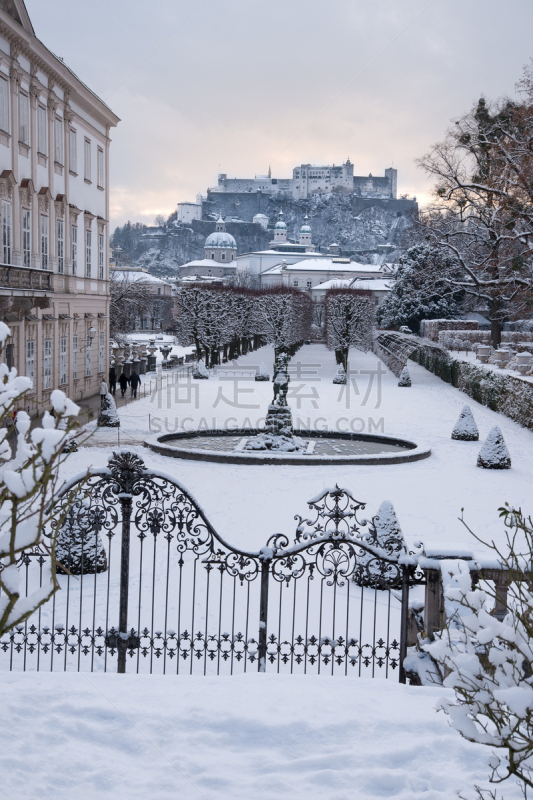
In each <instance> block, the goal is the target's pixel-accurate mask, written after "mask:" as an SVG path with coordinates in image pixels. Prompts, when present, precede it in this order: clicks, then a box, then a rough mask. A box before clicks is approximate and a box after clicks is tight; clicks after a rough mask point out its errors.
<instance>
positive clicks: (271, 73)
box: [26, 0, 533, 225]
mask: <svg viewBox="0 0 533 800" xmlns="http://www.w3.org/2000/svg"><path fill="white" fill-rule="evenodd" d="M26 5H27V8H28V11H29V14H30V17H31V19H32V22H33V25H34V28H35V32H36V34H37V36H38V37H39V38H40V39H42V40H43V42H44V43H45V44H46V45H47V46H48V47H49V48H50V49H51V50H52V51H53V52H54V53H56V55H59V56H62V57H63V58H64V60H65V61H66V63H67V64H68V65H69V66H70V67H71V68H72V69H73V70H74V72H76V73H77V75H78V76H79V77H80V78H81V80H83V81H84V82H85V83H87V84H88V85H89V86H90V87H91V89H92V90H93V91H94V92H96V94H98V95H99V96H100V97H101V98H102V99H103V100H104V101H105V102H106V103H107V104H108V105H109V106H111V108H112V109H113V111H114V112H115V113H116V114H118V116H119V117H120V118H121V120H122V121H121V122H120V124H119V126H118V128H115V129H113V131H112V134H111V135H112V139H113V143H112V146H111V215H112V220H111V221H112V225H115V224H122V223H123V222H125V221H127V220H128V219H130V220H132V221H142V222H146V223H148V224H151V223H152V222H153V219H154V217H155V215H156V214H158V213H163V214H168V213H170V212H171V211H173V210H175V208H176V203H178V202H180V201H182V200H194V198H195V196H196V194H197V193H198V192H202V193H203V194H205V191H206V189H207V187H208V186H212V185H214V184H216V182H217V174H218V173H219V172H226V173H227V174H228V176H229V177H253V176H254V175H255V174H261V173H265V172H267V170H268V166H269V164H270V165H271V166H272V175H273V176H274V177H290V176H291V175H292V168H293V166H295V165H297V164H301V163H318V164H332V163H336V164H339V163H341V162H343V161H345V160H346V158H347V157H348V156H349V157H350V159H351V160H352V162H353V163H354V172H355V174H357V175H367V174H368V173H369V172H372V173H373V174H374V175H382V174H383V170H384V169H385V168H386V167H389V166H391V165H393V166H394V167H396V168H397V169H398V189H399V192H400V193H409V194H410V195H416V196H417V197H418V198H419V200H420V199H422V200H423V198H424V196H425V195H427V192H428V183H427V180H426V178H425V176H424V175H423V173H421V172H420V170H418V169H417V167H416V165H415V163H414V160H415V158H416V157H417V156H419V155H421V154H423V153H424V152H425V151H426V150H427V149H428V147H429V146H430V145H431V144H432V143H433V142H435V141H438V140H439V139H440V138H441V137H442V135H443V133H444V131H445V129H446V127H447V125H448V124H449V121H450V119H452V118H453V117H456V116H458V115H460V114H461V113H463V112H464V111H466V110H467V109H468V108H469V107H470V106H471V105H472V103H473V102H474V101H475V100H476V99H477V98H478V97H479V96H480V94H484V95H485V96H486V97H488V98H496V97H499V96H500V95H502V94H505V93H507V94H513V93H514V84H515V82H516V81H517V80H518V79H519V78H520V75H521V73H522V67H523V65H524V64H525V63H526V62H527V61H528V60H529V59H530V58H531V56H532V55H533V33H532V32H533V3H532V2H531V0H431V1H430V2H428V0H364V2H362V1H361V0H327V1H326V0H264V1H263V2H257V0H150V1H149V2H146V0H91V2H89V3H87V2H86V0H47V2H43V0H26Z"/></svg>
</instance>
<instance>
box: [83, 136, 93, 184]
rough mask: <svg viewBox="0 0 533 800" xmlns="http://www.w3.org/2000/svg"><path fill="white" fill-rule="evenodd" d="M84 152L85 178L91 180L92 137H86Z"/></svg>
mask: <svg viewBox="0 0 533 800" xmlns="http://www.w3.org/2000/svg"><path fill="white" fill-rule="evenodd" d="M83 154H84V161H85V171H84V175H85V180H86V181H90V180H91V141H90V139H85V141H84V146H83Z"/></svg>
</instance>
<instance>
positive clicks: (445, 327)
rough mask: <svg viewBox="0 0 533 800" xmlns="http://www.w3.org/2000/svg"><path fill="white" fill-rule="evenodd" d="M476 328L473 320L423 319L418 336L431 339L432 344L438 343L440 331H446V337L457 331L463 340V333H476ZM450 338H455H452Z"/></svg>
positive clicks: (476, 325) (476, 324)
mask: <svg viewBox="0 0 533 800" xmlns="http://www.w3.org/2000/svg"><path fill="white" fill-rule="evenodd" d="M446 291H449V289H446ZM478 327H479V326H478V323H477V322H476V321H475V320H465V319H423V320H422V322H421V323H420V336H424V337H426V338H427V339H431V340H432V341H433V342H438V341H439V335H440V332H441V331H446V333H447V335H448V336H449V335H450V332H451V331H454V332H455V331H457V334H458V335H459V334H460V336H461V338H464V333H465V332H467V331H472V332H476V333H478ZM479 333H481V331H479ZM452 338H456V337H455V336H454V337H452ZM489 338H490V334H489Z"/></svg>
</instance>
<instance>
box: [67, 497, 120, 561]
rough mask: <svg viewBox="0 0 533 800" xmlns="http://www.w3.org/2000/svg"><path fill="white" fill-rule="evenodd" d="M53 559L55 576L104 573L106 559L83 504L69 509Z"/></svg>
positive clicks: (82, 501)
mask: <svg viewBox="0 0 533 800" xmlns="http://www.w3.org/2000/svg"><path fill="white" fill-rule="evenodd" d="M55 558H56V564H57V567H56V568H57V571H58V573H62V572H64V571H65V569H63V568H66V570H68V571H69V572H70V573H71V574H72V575H82V574H83V575H89V574H94V573H96V572H105V571H106V570H107V555H106V551H105V548H104V546H103V544H102V539H101V537H100V534H99V532H98V530H95V528H94V524H93V520H92V519H91V517H90V515H89V514H88V513H87V512H86V506H85V502H84V500H78V501H77V502H75V503H74V504H73V506H72V507H71V508H70V509H69V511H68V513H67V515H66V517H65V520H64V522H63V524H62V525H61V527H60V529H59V532H58V534H57V539H56V549H55Z"/></svg>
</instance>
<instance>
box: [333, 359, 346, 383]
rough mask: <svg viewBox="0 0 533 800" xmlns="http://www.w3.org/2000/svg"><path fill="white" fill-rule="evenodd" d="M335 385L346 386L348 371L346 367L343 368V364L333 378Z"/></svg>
mask: <svg viewBox="0 0 533 800" xmlns="http://www.w3.org/2000/svg"><path fill="white" fill-rule="evenodd" d="M333 383H339V384H342V385H344V384H345V383H346V371H345V369H344V367H343V366H342V364H341V365H340V367H339V368H338V370H337V372H336V373H335V376H334V378H333Z"/></svg>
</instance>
